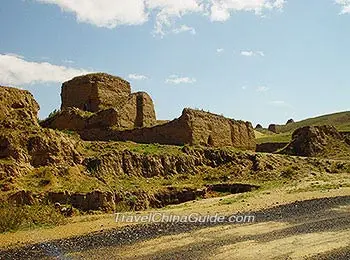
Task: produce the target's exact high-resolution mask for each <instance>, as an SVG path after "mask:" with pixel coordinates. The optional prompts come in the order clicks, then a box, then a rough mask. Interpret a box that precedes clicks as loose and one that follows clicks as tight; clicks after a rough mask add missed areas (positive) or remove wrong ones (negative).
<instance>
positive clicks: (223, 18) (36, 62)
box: [0, 0, 350, 126]
mask: <svg viewBox="0 0 350 260" xmlns="http://www.w3.org/2000/svg"><path fill="white" fill-rule="evenodd" d="M349 24H350V0H337V1H335V0H308V1H305V0H293V1H292V0H289V1H283V0H244V1H243V0H220V1H219V0H183V1H180V0H129V1H124V0H99V1H97V0H80V1H78V0H76V1H72V0H2V3H1V6H0V34H1V35H2V37H1V38H0V85H10V86H16V87H20V88H23V89H28V90H30V91H31V92H32V93H33V94H34V96H35V97H36V99H37V101H38V102H39V104H40V106H41V111H40V117H45V116H47V115H48V113H50V112H51V111H52V110H53V109H55V108H59V106H60V87H61V83H62V82H63V81H66V80H69V79H71V78H72V77H74V76H77V75H81V74H84V73H88V72H98V71H101V72H107V73H110V74H113V75H118V76H121V77H123V78H125V79H127V80H129V81H130V82H131V84H132V88H133V91H139V90H143V91H146V92H148V93H149V94H150V95H151V96H152V98H153V100H154V103H155V106H156V111H157V116H158V118H159V119H173V118H175V117H178V116H179V115H180V114H181V111H182V109H183V108H184V107H192V108H200V109H204V110H207V111H211V112H214V113H217V114H223V115H225V116H227V117H231V118H235V119H243V120H249V121H251V122H253V124H257V123H261V124H263V125H265V126H266V125H268V124H270V123H285V122H286V121H287V120H288V119H289V118H294V119H295V120H300V119H303V118H307V117H311V116H316V115H321V114H325V113H331V112H336V111H344V110H350V109H349V100H348V97H349V95H350V88H349V87H350V77H349V75H350V74H349V70H350V51H349V46H350V26H349Z"/></svg>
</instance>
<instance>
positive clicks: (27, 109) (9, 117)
mask: <svg viewBox="0 0 350 260" xmlns="http://www.w3.org/2000/svg"><path fill="white" fill-rule="evenodd" d="M0 108H1V110H0V120H1V124H0V180H2V179H5V178H8V177H11V176H18V175H20V174H21V173H23V172H29V171H30V170H32V169H33V167H40V166H47V165H60V164H62V165H75V164H79V163H81V157H80V154H79V152H78V151H77V147H78V145H79V142H77V141H76V140H74V139H72V138H70V137H69V136H67V135H65V134H63V133H60V132H56V131H54V130H51V129H42V128H40V126H39V125H38V122H37V121H38V119H37V112H38V110H39V106H38V104H37V103H36V102H35V100H34V98H33V97H32V95H31V94H30V93H29V92H28V91H24V90H20V89H15V88H8V87H0Z"/></svg>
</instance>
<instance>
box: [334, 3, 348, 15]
mask: <svg viewBox="0 0 350 260" xmlns="http://www.w3.org/2000/svg"><path fill="white" fill-rule="evenodd" d="M335 2H336V3H337V4H339V5H341V7H342V10H341V12H340V14H349V13H350V0H335Z"/></svg>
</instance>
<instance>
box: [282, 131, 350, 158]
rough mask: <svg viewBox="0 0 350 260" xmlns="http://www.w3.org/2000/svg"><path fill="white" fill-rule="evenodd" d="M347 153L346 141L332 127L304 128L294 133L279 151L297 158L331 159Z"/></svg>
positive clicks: (348, 148)
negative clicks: (319, 157)
mask: <svg viewBox="0 0 350 260" xmlns="http://www.w3.org/2000/svg"><path fill="white" fill-rule="evenodd" d="M344 151H345V152H349V151H350V146H349V144H348V143H347V141H346V139H345V138H344V137H343V136H342V135H341V134H340V133H339V132H338V131H337V129H336V128H335V127H334V126H328V125H324V126H306V127H302V128H299V129H297V130H295V131H294V133H293V136H292V141H291V142H290V143H289V144H288V145H287V146H286V147H285V148H284V149H283V150H282V151H281V153H283V154H290V155H297V156H308V157H310V156H319V155H322V156H323V157H333V156H335V157H336V155H337V153H338V155H340V154H341V153H342V152H344Z"/></svg>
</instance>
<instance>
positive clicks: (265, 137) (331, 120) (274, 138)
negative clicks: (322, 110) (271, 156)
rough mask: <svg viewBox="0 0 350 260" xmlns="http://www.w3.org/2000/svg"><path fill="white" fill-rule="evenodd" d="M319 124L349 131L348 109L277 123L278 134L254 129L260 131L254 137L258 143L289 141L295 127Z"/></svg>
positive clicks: (349, 114)
mask: <svg viewBox="0 0 350 260" xmlns="http://www.w3.org/2000/svg"><path fill="white" fill-rule="evenodd" d="M320 125H332V126H334V127H335V128H336V129H337V130H338V131H340V132H346V131H350V111H347V112H340V113H334V114H329V115H323V116H319V117H314V118H309V119H305V120H302V121H299V122H294V123H290V124H287V125H277V126H276V130H277V133H278V134H274V133H272V132H270V131H268V130H267V129H255V131H258V132H259V133H261V134H259V135H256V138H257V142H258V143H267V142H289V141H290V140H291V136H292V133H293V132H294V131H295V130H296V129H298V128H301V127H304V126H320Z"/></svg>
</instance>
